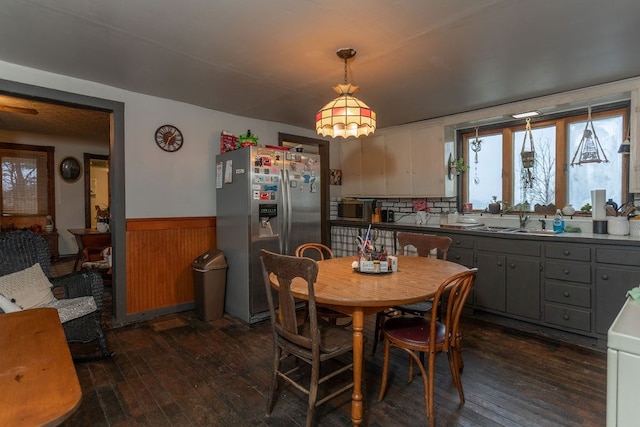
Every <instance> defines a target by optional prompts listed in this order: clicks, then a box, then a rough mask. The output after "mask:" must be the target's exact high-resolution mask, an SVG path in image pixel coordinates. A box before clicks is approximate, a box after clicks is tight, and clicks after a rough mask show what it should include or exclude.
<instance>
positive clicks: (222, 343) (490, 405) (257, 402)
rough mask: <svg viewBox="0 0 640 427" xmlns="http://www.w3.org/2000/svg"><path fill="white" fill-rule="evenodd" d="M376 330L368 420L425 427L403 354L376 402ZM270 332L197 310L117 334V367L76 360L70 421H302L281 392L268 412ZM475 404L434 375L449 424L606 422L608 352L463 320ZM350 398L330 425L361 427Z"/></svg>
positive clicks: (440, 366)
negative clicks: (354, 422) (75, 401)
mask: <svg viewBox="0 0 640 427" xmlns="http://www.w3.org/2000/svg"><path fill="white" fill-rule="evenodd" d="M374 318H375V316H372V317H369V318H368V319H367V327H366V330H365V335H366V336H367V337H368V343H367V344H366V346H367V348H366V351H365V353H366V360H365V375H366V378H365V385H364V387H365V425H369V426H417V425H426V424H427V419H426V416H425V413H424V400H423V391H422V382H421V380H420V377H419V376H418V377H416V378H415V379H414V381H413V382H412V383H407V380H406V376H407V356H406V355H404V354H403V353H400V352H399V351H398V350H396V351H392V364H391V368H390V380H389V381H390V385H389V387H388V389H387V394H386V396H385V399H384V400H383V401H382V402H378V401H377V395H378V391H379V386H380V373H381V366H382V353H383V351H382V350H381V349H378V352H377V354H376V355H375V357H372V356H371V339H372V333H373V319H374ZM270 328H271V325H270V323H269V322H268V321H267V322H261V323H259V324H256V325H253V326H248V325H246V324H244V323H242V322H240V321H239V320H237V319H234V318H232V317H229V316H228V315H225V316H224V318H223V319H221V320H219V321H214V322H209V323H207V322H203V321H200V320H199V319H198V318H197V317H196V316H195V313H194V312H192V311H189V312H184V313H180V314H176V315H170V316H166V317H162V318H158V319H153V320H149V321H145V322H141V323H138V324H133V325H127V326H124V327H120V328H116V329H110V330H109V331H108V333H107V338H108V341H109V344H110V346H111V348H112V349H113V350H115V351H116V356H115V357H114V358H113V359H110V360H103V361H94V362H85V363H78V364H76V369H77V372H78V377H79V379H80V384H81V386H82V391H83V400H82V403H81V406H80V408H79V409H78V411H77V412H76V413H75V414H74V415H72V416H71V417H70V418H69V419H68V420H67V421H66V422H65V423H64V424H63V425H65V426H137V425H139V426H296V425H304V419H305V411H306V399H305V397H304V396H303V395H302V394H301V393H299V392H298V391H297V390H295V389H293V388H292V387H284V388H281V392H280V395H279V398H278V400H277V402H276V404H275V408H274V411H273V413H272V415H271V417H269V418H267V417H265V408H266V393H267V390H268V382H269V378H270V369H271V368H270V367H271V351H272V347H271V329H270ZM463 333H464V337H465V349H464V353H463V354H464V362H465V369H464V372H463V374H462V381H463V386H464V392H465V397H466V403H465V404H464V405H459V400H458V394H457V390H456V388H455V387H454V386H453V384H452V381H451V375H450V373H449V370H448V365H447V361H446V356H444V355H440V356H439V357H438V361H437V366H436V373H435V382H436V390H435V395H436V397H435V410H436V424H437V425H441V426H603V425H605V399H606V394H605V393H606V353H605V352H603V351H598V350H595V349H590V348H585V347H581V346H577V345H573V344H567V343H563V342H560V341H556V340H553V339H549V338H540V337H537V336H535V335H532V334H529V333H524V332H520V331H518V330H515V329H512V328H509V327H505V326H499V325H495V324H492V323H488V322H486V321H484V320H478V319H470V318H466V319H464V326H463ZM350 402H351V400H350V394H349V393H346V394H344V395H342V396H340V397H338V398H336V399H334V400H332V401H329V402H328V403H326V404H324V405H322V406H320V407H319V408H318V410H317V412H316V417H315V420H316V424H317V425H319V426H347V425H350Z"/></svg>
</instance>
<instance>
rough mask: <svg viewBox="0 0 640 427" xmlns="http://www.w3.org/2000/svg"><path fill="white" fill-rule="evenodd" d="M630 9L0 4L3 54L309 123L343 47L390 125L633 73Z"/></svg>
mask: <svg viewBox="0 0 640 427" xmlns="http://www.w3.org/2000/svg"><path fill="white" fill-rule="evenodd" d="M638 18H640V1H638V0H607V1H603V0H536V1H524V0H394V1H392V0H388V1H384V0H378V1H372V0H340V1H338V0H270V1H259V0H253V1H251V0H181V1H178V0H135V1H134V0H110V1H104V0H57V1H55V2H52V1H50V0H3V1H2V7H1V8H0V60H3V61H7V62H11V63H16V64H20V65H24V66H28V67H32V68H36V69H42V70H46V71H51V72H54V73H59V74H64V75H68V76H73V77H78V78H81V79H86V80H91V81H95V82H99V83H104V84H107V85H110V86H115V87H119V88H123V89H127V90H131V91H135V92H139V93H144V94H149V95H155V96H159V97H163V98H168V99H174V100H178V101H183V102H187V103H190V104H195V105H199V106H203V107H207V108H212V109H215V110H220V111H225V112H229V113H232V114H237V115H241V116H248V117H253V118H257V119H264V120H271V121H275V122H282V123H287V124H291V125H296V126H300V127H304V128H313V127H314V116H315V113H316V112H317V111H318V109H319V108H320V107H322V106H323V105H324V104H325V103H327V102H328V101H329V100H330V99H332V98H333V97H334V96H335V94H334V92H333V91H332V89H331V88H332V87H333V86H335V85H336V84H337V83H342V82H343V78H344V70H343V65H344V64H343V62H342V60H340V59H339V58H338V57H337V56H336V54H335V52H336V50H337V49H339V48H341V47H353V48H355V49H356V50H357V51H358V54H357V56H356V57H355V58H354V59H353V60H351V61H350V62H349V81H350V82H351V83H353V84H356V85H359V86H360V88H361V90H360V93H359V94H358V97H359V98H360V99H361V100H363V101H364V102H366V103H367V104H369V106H370V107H371V108H373V109H374V111H376V113H377V114H378V127H388V126H393V125H399V124H405V123H410V122H415V121H420V120H425V119H430V118H435V117H440V116H445V115H450V114H455V113H460V112H465V111H470V110H475V109H479V108H483V107H489V106H495V105H500V104H505V103H508V102H513V101H518V100H523V99H529V98H533V97H538V96H543V95H549V94H553V93H558V92H564V91H568V90H573V89H578V88H583V87H587V86H592V85H597V84H602V83H606V82H610V81H616V80H621V79H625V78H630V77H637V76H640V55H638V54H636V53H635V52H636V49H637V45H638V41H639V40H640V25H639V24H638V22H637V21H638ZM0 77H1V76H0ZM0 102H3V103H9V102H10V101H9V100H7V99H0ZM16 116H19V115H18V114H15V113H7V112H1V111H0V126H2V127H3V128H7V127H11V126H14V125H13V124H12V123H13V122H14V119H15V117H16ZM22 116H26V115H22ZM38 116H40V118H41V117H42V115H38ZM38 116H34V117H38ZM28 118H33V117H31V116H29V117H22V118H21V120H23V121H26V120H27V119H28Z"/></svg>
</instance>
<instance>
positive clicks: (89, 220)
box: [84, 153, 111, 229]
mask: <svg viewBox="0 0 640 427" xmlns="http://www.w3.org/2000/svg"><path fill="white" fill-rule="evenodd" d="M109 190H110V189H109V156H105V155H101V154H91V153H84V226H85V228H91V229H95V228H96V226H97V222H98V220H97V215H96V214H97V211H98V210H102V211H105V210H106V211H109V206H110V204H111V203H110V196H111V192H110V191H109Z"/></svg>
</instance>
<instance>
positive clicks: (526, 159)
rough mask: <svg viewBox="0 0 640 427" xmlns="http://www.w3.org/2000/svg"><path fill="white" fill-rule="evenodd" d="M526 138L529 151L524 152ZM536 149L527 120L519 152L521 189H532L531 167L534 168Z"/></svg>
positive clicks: (528, 119)
mask: <svg viewBox="0 0 640 427" xmlns="http://www.w3.org/2000/svg"><path fill="white" fill-rule="evenodd" d="M527 137H528V138H529V150H526V145H527ZM535 156H536V149H535V147H534V145H533V135H532V133H531V119H530V118H527V125H526V127H525V131H524V140H523V141H522V149H521V150H520V158H521V160H522V173H521V177H520V181H521V182H520V183H521V186H522V188H533V180H534V174H533V167H534V166H535Z"/></svg>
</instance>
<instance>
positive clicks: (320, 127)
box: [316, 48, 376, 138]
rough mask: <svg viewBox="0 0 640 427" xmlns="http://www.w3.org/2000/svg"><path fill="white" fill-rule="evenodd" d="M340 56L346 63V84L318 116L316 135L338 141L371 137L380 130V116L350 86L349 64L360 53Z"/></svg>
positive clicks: (346, 50) (349, 51) (341, 51)
mask: <svg viewBox="0 0 640 427" xmlns="http://www.w3.org/2000/svg"><path fill="white" fill-rule="evenodd" d="M336 55H338V57H339V58H341V59H343V60H344V84H338V85H337V86H335V87H334V88H333V90H334V91H335V92H336V93H338V94H339V96H338V97H337V98H336V99H334V100H333V101H331V102H329V103H328V104H327V105H325V106H324V107H322V108H321V109H320V111H318V113H317V114H316V132H318V134H319V135H322V136H331V137H334V138H336V137H339V136H341V137H343V138H347V137H350V136H353V137H359V136H366V135H369V134H370V133H373V132H374V131H375V130H376V113H375V112H373V111H372V110H371V108H369V106H368V105H367V104H365V103H364V102H362V101H360V100H359V99H358V98H356V97H354V96H353V94H354V93H356V92H358V90H359V89H360V88H359V87H358V86H354V85H352V84H350V83H347V60H349V59H351V58H353V57H354V56H355V55H356V50H355V49H352V48H343V49H339V50H338V51H337V52H336Z"/></svg>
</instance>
